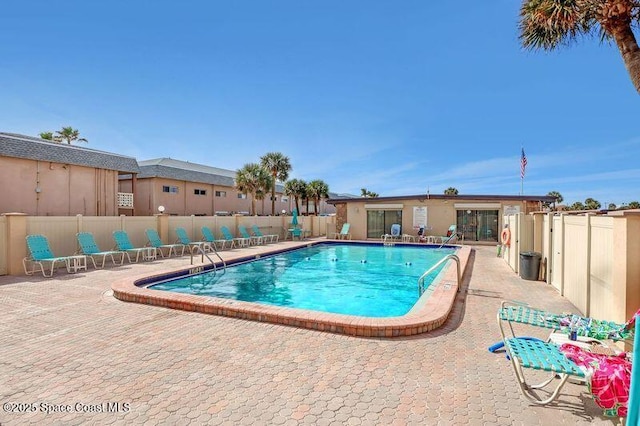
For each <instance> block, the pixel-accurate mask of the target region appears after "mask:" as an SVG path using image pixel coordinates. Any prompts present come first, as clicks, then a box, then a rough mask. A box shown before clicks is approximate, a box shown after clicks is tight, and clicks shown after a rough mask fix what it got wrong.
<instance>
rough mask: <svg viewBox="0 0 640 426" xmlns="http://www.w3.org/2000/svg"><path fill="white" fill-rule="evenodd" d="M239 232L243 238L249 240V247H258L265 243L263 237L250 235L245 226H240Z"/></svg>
mask: <svg viewBox="0 0 640 426" xmlns="http://www.w3.org/2000/svg"><path fill="white" fill-rule="evenodd" d="M238 230H239V231H240V235H242V237H243V238H248V239H249V245H258V244H263V243H264V239H263V238H262V237H259V236H257V235H251V234H249V231H247V228H246V227H245V226H244V225H239V226H238Z"/></svg>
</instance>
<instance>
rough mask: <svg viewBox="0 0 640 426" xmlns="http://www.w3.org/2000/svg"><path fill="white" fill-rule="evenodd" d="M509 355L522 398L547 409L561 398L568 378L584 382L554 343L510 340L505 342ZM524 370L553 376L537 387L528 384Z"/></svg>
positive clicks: (582, 376) (579, 371)
mask: <svg viewBox="0 0 640 426" xmlns="http://www.w3.org/2000/svg"><path fill="white" fill-rule="evenodd" d="M504 344H505V348H506V351H507V354H508V355H509V359H510V361H511V365H512V367H513V370H514V372H515V375H516V379H517V381H518V386H519V388H520V391H521V393H522V395H524V396H525V397H526V398H527V399H528V400H529V401H531V402H532V403H534V404H537V405H545V404H548V403H550V402H552V401H554V400H555V399H556V398H557V397H558V395H559V394H560V390H562V387H563V386H564V385H565V383H566V382H567V380H568V379H569V377H572V376H573V377H576V378H579V379H581V380H584V378H585V373H584V372H583V371H582V370H581V369H580V367H578V366H577V365H576V364H575V363H574V362H573V361H571V360H570V359H569V358H567V357H566V356H565V354H563V353H562V352H561V351H560V349H559V347H558V346H557V345H555V344H553V343H546V342H541V341H539V340H526V339H518V338H509V339H505V341H504ZM524 368H532V369H534V370H542V371H548V372H550V373H551V376H550V377H549V378H548V379H547V380H545V381H543V382H541V383H538V384H529V383H528V382H527V379H526V377H525V374H524ZM554 381H557V382H558V383H557V385H556V386H555V388H553V390H551V391H550V395H549V396H548V397H546V398H544V397H543V396H541V395H539V392H540V391H541V390H543V389H544V388H545V387H547V386H548V385H550V384H551V383H553V382H554Z"/></svg>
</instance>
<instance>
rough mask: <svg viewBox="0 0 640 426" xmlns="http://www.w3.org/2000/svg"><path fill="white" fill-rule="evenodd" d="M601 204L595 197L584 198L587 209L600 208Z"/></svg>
mask: <svg viewBox="0 0 640 426" xmlns="http://www.w3.org/2000/svg"><path fill="white" fill-rule="evenodd" d="M600 205H601V204H600V201H598V200H594V199H593V198H587V199H586V200H584V208H585V209H586V210H598V209H599V208H600Z"/></svg>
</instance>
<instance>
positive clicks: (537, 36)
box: [519, 0, 640, 93]
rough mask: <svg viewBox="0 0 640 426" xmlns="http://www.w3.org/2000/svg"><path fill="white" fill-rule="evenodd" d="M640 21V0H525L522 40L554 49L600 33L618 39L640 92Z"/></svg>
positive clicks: (606, 37)
mask: <svg viewBox="0 0 640 426" xmlns="http://www.w3.org/2000/svg"><path fill="white" fill-rule="evenodd" d="M639 21H640V0H523V2H522V6H521V8H520V25H519V29H520V40H521V42H522V45H523V46H524V47H525V48H529V49H543V50H553V49H555V48H557V47H560V46H565V45H568V44H571V43H572V42H575V41H577V40H579V39H580V38H581V37H582V36H591V35H594V34H596V33H599V36H600V38H601V39H603V40H608V41H612V40H613V41H615V43H616V44H617V46H618V50H620V53H621V54H622V59H623V61H624V64H625V66H626V68H627V72H628V73H629V76H630V77H631V82H632V83H633V85H634V87H635V88H636V91H637V92H638V93H640V47H638V42H637V40H636V37H635V35H634V33H633V29H632V28H633V26H634V25H636V24H637V23H638V22H639Z"/></svg>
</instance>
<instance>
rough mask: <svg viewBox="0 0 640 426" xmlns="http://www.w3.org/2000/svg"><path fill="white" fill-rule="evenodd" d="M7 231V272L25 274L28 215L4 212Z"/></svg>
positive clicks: (9, 273)
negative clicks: (24, 261) (23, 261)
mask: <svg viewBox="0 0 640 426" xmlns="http://www.w3.org/2000/svg"><path fill="white" fill-rule="evenodd" d="M3 216H5V217H6V221H7V222H6V232H7V240H6V241H7V247H6V253H7V274H8V275H24V269H23V267H22V259H24V258H25V257H27V242H26V238H27V215H26V214H24V213H4V214H3Z"/></svg>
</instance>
